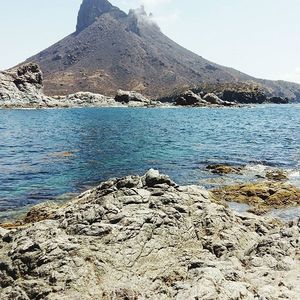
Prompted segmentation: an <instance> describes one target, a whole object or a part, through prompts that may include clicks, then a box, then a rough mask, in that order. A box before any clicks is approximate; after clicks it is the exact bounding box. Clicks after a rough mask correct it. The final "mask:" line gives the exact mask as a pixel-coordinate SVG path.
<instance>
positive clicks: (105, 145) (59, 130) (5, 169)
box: [0, 105, 300, 216]
mask: <svg viewBox="0 0 300 300" xmlns="http://www.w3.org/2000/svg"><path fill="white" fill-rule="evenodd" d="M211 163H229V164H238V165H239V164H243V165H245V164H246V165H249V166H252V167H255V166H270V167H280V168H284V169H289V170H290V171H293V174H294V175H295V174H296V175H297V174H298V173H297V172H298V171H299V169H300V106H297V105H281V106H276V105H275V106H271V105H270V106H255V107H252V108H250V107H249V108H242V109H232V108H231V109H230V108H228V109H226V108H222V109H220V108H216V109H195V108H186V109H185V108H180V109H141V108H137V109H134V108H132V109H126V108H103V109H101V108H100V109H99V108H97V109H95V108H88V109H64V110H0V211H1V212H2V216H3V215H4V216H5V214H6V212H8V211H9V210H14V209H16V208H18V207H24V206H27V205H32V204H36V203H39V202H42V201H45V200H51V199H54V198H56V197H57V196H58V195H61V194H64V193H73V192H75V193H77V192H80V191H82V190H84V189H85V188H87V187H88V186H91V185H94V184H96V183H98V182H99V181H102V180H105V179H108V178H110V177H119V176H123V175H128V174H135V173H137V174H143V173H144V172H145V171H146V170H147V169H149V168H157V169H159V170H160V171H161V172H165V173H167V174H169V175H170V176H171V177H172V178H173V179H174V180H176V181H177V182H178V183H179V184H187V183H198V184H199V183H200V184H203V185H204V186H208V187H210V186H213V185H214V179H216V180H217V177H216V176H215V175H212V174H210V173H208V172H207V171H206V170H205V167H206V165H208V164H211ZM296 175H295V176H294V177H295V178H296V177H297V176H296Z"/></svg>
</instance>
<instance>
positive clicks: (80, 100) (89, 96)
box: [61, 92, 120, 107]
mask: <svg viewBox="0 0 300 300" xmlns="http://www.w3.org/2000/svg"><path fill="white" fill-rule="evenodd" d="M61 100H62V101H63V102H65V103H66V104H68V105H70V106H79V107H84V106H87V107H91V106H92V107H106V106H108V107H114V106H120V105H119V104H118V103H116V101H115V100H114V99H113V98H111V97H106V96H103V95H100V94H94V93H89V92H78V93H75V94H71V95H68V96H67V97H62V99H61Z"/></svg>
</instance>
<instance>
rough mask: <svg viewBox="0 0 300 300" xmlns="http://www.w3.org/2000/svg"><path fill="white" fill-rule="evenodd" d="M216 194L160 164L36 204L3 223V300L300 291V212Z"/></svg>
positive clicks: (224, 295) (266, 294)
mask: <svg viewBox="0 0 300 300" xmlns="http://www.w3.org/2000/svg"><path fill="white" fill-rule="evenodd" d="M211 199H212V198H211V193H210V192H208V191H207V190H204V189H201V188H199V187H197V186H178V185H177V184H176V183H175V182H173V181H172V180H171V179H170V178H169V177H168V176H166V175H163V174H160V173H159V172H158V171H155V170H153V169H151V170H149V171H148V172H147V173H146V174H145V175H143V176H126V177H123V178H119V179H111V180H108V181H106V182H102V183H101V184H100V185H98V186H97V187H94V188H92V189H90V190H87V191H86V192H84V193H82V194H81V195H79V196H78V197H76V198H74V199H73V200H71V201H68V202H66V203H65V204H64V205H63V206H61V207H51V206H48V207H40V208H39V209H33V210H32V211H31V212H30V213H29V214H28V215H27V223H25V224H23V225H22V226H21V227H14V228H12V227H11V228H9V226H7V227H6V228H2V227H1V228H0V237H1V238H2V239H1V240H0V256H1V257H2V260H3V262H4V263H2V268H1V270H0V275H1V278H2V282H1V283H0V285H1V289H0V296H1V299H3V300H7V299H11V297H12V295H14V296H21V295H26V296H27V297H28V298H29V299H32V298H33V297H34V296H33V293H35V294H37V295H43V299H47V300H48V299H49V300H50V299H51V300H52V299H60V297H64V298H65V299H74V297H75V295H76V297H85V299H87V300H89V299H90V300H92V299H95V298H96V297H98V298H99V297H100V298H101V297H102V298H103V297H104V295H106V297H108V299H109V297H113V295H121V294H122V295H126V297H127V298H128V297H129V299H130V297H131V296H132V295H135V296H134V297H136V298H137V299H144V298H147V297H148V298H149V297H150V298H152V299H154V298H156V299H174V298H176V297H177V298H178V297H179V298H182V299H189V298H191V297H194V296H195V295H198V296H199V297H200V298H201V299H203V297H205V295H207V293H208V292H209V294H210V295H211V297H213V298H214V297H217V298H218V297H219V298H222V299H231V298H232V297H233V294H232V293H234V295H235V296H234V297H235V298H236V299H238V298H239V297H241V296H243V297H246V298H247V297H248V298H251V297H254V296H256V297H257V296H259V297H269V298H271V299H273V298H274V297H275V298H280V297H281V298H282V297H283V298H285V299H296V297H297V295H298V294H299V285H298V284H297V278H299V276H300V271H299V268H298V267H297V266H299V263H300V261H299V257H298V256H297V251H298V250H299V243H298V244H297V242H296V241H297V240H299V238H300V230H299V226H300V225H299V224H300V223H299V221H297V220H295V221H290V222H288V223H284V222H280V221H278V220H276V219H274V218H271V217H269V216H264V217H261V216H255V215H253V214H249V213H238V212H234V211H232V210H231V209H230V208H226V207H224V206H222V205H218V204H215V203H213V201H212V200H211ZM8 253H10V255H8ZM262 274H264V275H263V276H262ZM272 278H274V279H272ZM282 282H284V284H282ZM32 284H34V287H35V288H34V289H32ZM158 287H159V288H158ZM229 291H230V295H229V294H228V292H229ZM120 293H121V294H120ZM124 293H125V294H124ZM87 295H91V296H87ZM92 295H93V296H92ZM272 297H273V298H272ZM121 299H123V298H122V297H121Z"/></svg>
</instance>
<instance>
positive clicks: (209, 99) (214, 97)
mask: <svg viewBox="0 0 300 300" xmlns="http://www.w3.org/2000/svg"><path fill="white" fill-rule="evenodd" d="M203 100H205V101H206V102H208V103H210V104H216V105H222V106H234V105H236V104H237V103H236V102H229V101H224V100H222V99H220V98H219V97H218V96H217V95H215V94H214V93H208V94H206V95H205V96H204V97H203Z"/></svg>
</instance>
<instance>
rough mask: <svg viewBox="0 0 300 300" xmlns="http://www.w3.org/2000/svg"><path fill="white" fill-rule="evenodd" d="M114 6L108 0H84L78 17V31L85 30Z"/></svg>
mask: <svg viewBox="0 0 300 300" xmlns="http://www.w3.org/2000/svg"><path fill="white" fill-rule="evenodd" d="M113 8H114V7H113V6H112V5H111V3H110V2H108V1H107V0H84V1H83V2H82V4H81V6H80V10H79V13H78V17H77V26H76V32H77V33H79V32H80V31H82V30H84V29H85V28H87V27H88V26H90V25H91V24H93V23H94V22H95V21H96V19H97V18H98V17H100V16H101V15H102V14H104V13H108V12H109V11H111V10H112V9H113Z"/></svg>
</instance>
